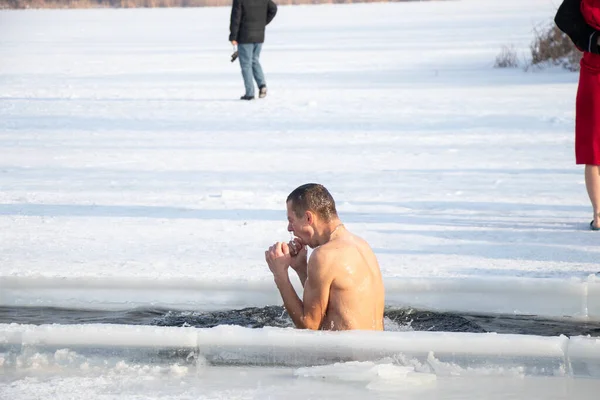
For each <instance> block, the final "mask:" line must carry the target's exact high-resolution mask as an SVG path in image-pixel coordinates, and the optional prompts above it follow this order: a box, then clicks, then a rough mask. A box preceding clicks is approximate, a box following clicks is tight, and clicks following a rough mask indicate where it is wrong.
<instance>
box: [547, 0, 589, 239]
mask: <svg viewBox="0 0 600 400" xmlns="http://www.w3.org/2000/svg"><path fill="white" fill-rule="evenodd" d="M554 21H555V23H556V25H557V26H558V28H559V29H560V30H561V31H563V32H564V33H566V34H567V35H568V36H569V38H570V39H571V40H572V41H573V43H574V44H575V46H577V47H578V48H579V50H581V51H583V58H582V59H581V69H580V72H579V84H578V86H577V99H576V106H575V161H576V163H577V164H584V165H585V186H586V189H587V192H588V196H589V197H590V201H591V203H592V208H593V211H594V218H593V219H592V222H590V229H591V230H593V231H600V32H599V30H600V0H564V1H563V3H562V4H561V5H560V7H559V9H558V11H557V13H556V17H555V19H554Z"/></svg>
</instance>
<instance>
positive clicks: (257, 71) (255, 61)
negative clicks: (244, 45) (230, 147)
mask: <svg viewBox="0 0 600 400" xmlns="http://www.w3.org/2000/svg"><path fill="white" fill-rule="evenodd" d="M261 50H262V43H254V53H253V54H252V56H253V57H252V73H253V74H254V80H256V84H257V85H258V87H259V88H262V87H263V86H267V82H265V75H264V74H263V70H262V67H261V66H260V61H259V59H260V51H261Z"/></svg>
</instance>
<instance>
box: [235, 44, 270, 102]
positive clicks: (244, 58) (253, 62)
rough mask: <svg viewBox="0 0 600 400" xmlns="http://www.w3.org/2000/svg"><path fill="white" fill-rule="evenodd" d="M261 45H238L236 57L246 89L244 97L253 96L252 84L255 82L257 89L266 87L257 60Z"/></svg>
mask: <svg viewBox="0 0 600 400" xmlns="http://www.w3.org/2000/svg"><path fill="white" fill-rule="evenodd" d="M261 49H262V43H239V44H238V57H239V59H240V67H241V68H242V77H243V78H244V86H245V87H246V96H254V82H253V81H252V78H254V80H256V84H257V85H258V87H261V86H263V85H266V82H265V76H264V74H263V70H262V67H261V66H260V62H258V59H259V57H260V50H261Z"/></svg>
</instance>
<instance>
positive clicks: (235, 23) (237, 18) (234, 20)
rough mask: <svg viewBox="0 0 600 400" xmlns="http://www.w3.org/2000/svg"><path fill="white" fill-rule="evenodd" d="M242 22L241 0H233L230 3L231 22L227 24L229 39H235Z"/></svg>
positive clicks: (232, 40)
mask: <svg viewBox="0 0 600 400" xmlns="http://www.w3.org/2000/svg"><path fill="white" fill-rule="evenodd" d="M241 23H242V0H233V4H232V5H231V22H230V24H229V41H230V42H234V41H237V38H238V33H239V32H240V24H241Z"/></svg>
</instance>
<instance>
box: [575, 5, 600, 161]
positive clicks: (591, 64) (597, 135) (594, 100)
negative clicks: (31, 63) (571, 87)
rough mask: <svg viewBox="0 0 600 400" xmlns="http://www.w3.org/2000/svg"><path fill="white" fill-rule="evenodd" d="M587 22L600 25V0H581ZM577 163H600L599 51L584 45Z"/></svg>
mask: <svg viewBox="0 0 600 400" xmlns="http://www.w3.org/2000/svg"><path fill="white" fill-rule="evenodd" d="M581 13H582V14H583V17H584V18H585V20H586V22H587V23H588V25H590V26H592V27H593V28H595V29H600V0H581ZM575 160H576V162H577V164H589V165H600V55H598V54H592V53H589V52H587V51H585V49H584V53H583V58H582V60H581V71H580V73H579V86H578V88H577V105H576V115H575Z"/></svg>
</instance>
